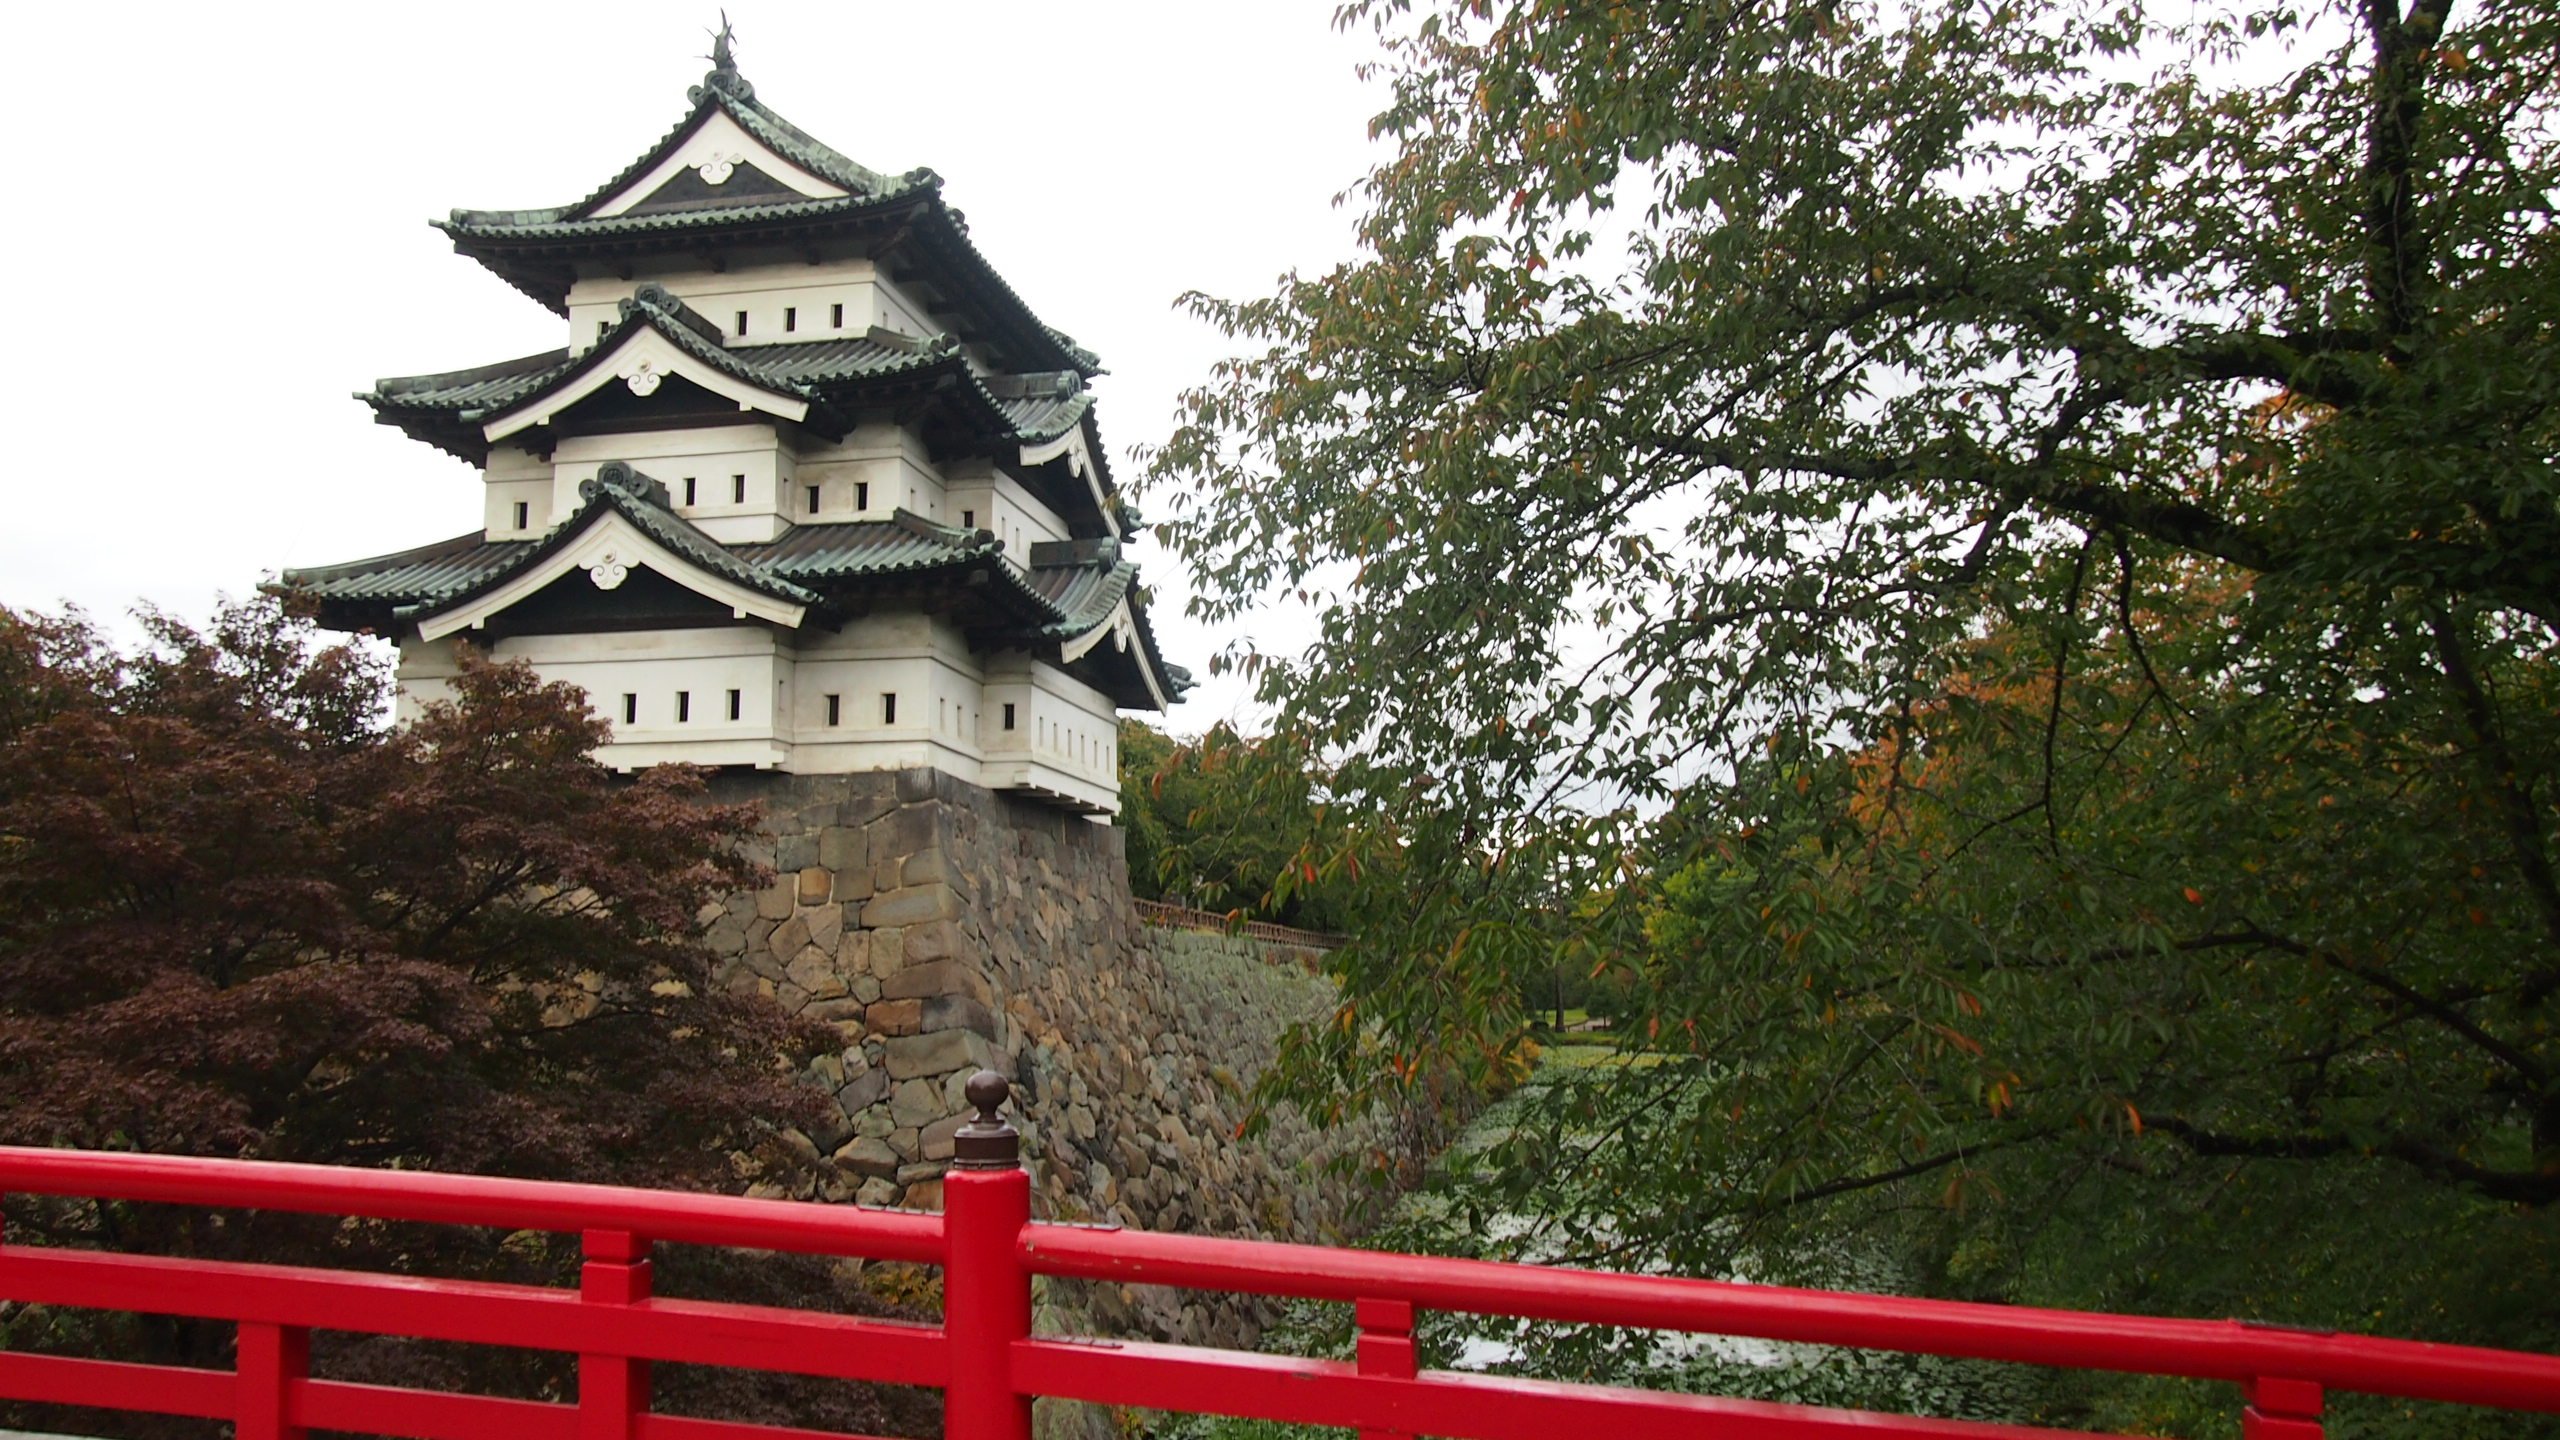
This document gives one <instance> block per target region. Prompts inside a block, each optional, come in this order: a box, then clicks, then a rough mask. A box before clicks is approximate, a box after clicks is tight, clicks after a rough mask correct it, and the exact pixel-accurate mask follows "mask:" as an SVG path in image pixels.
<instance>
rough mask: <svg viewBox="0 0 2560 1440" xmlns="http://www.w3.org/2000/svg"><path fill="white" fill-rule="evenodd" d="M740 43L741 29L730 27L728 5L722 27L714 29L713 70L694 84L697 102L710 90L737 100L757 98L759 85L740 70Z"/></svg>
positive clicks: (712, 46) (712, 38)
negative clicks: (738, 48)
mask: <svg viewBox="0 0 2560 1440" xmlns="http://www.w3.org/2000/svg"><path fill="white" fill-rule="evenodd" d="M737 44H738V32H737V31H736V30H734V29H732V28H731V27H730V25H729V12H728V11H727V10H725V9H724V10H722V11H721V12H720V28H719V29H717V30H714V31H712V32H711V56H710V59H711V73H710V74H708V75H705V76H703V77H702V83H701V84H699V85H696V86H695V87H693V98H694V101H695V103H697V104H699V103H700V102H701V100H702V96H703V94H704V92H706V91H712V92H717V93H719V94H722V95H727V96H729V97H731V98H732V99H737V100H751V99H754V98H755V93H756V87H754V86H753V85H750V84H748V83H747V77H746V76H744V75H741V74H739V73H738V52H737Z"/></svg>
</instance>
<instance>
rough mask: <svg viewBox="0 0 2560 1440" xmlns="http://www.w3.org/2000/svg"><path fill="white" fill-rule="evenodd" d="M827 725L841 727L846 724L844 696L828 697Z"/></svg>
mask: <svg viewBox="0 0 2560 1440" xmlns="http://www.w3.org/2000/svg"><path fill="white" fill-rule="evenodd" d="M827 723H828V724H830V725H841V724H843V723H844V697H843V696H841V695H830V696H828V697H827Z"/></svg>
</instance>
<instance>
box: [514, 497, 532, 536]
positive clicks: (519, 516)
mask: <svg viewBox="0 0 2560 1440" xmlns="http://www.w3.org/2000/svg"><path fill="white" fill-rule="evenodd" d="M532 524H533V505H532V503H531V502H530V501H525V500H519V501H517V502H516V528H517V529H519V530H523V529H528V528H530V527H531V526H532Z"/></svg>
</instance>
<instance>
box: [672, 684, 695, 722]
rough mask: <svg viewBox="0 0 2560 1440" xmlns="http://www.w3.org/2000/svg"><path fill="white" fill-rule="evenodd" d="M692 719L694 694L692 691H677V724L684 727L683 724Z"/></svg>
mask: <svg viewBox="0 0 2560 1440" xmlns="http://www.w3.org/2000/svg"><path fill="white" fill-rule="evenodd" d="M692 718H693V692H692V691H690V690H679V691H677V692H676V723H677V724H679V725H682V724H684V723H685V722H686V721H689V720H691V719H692Z"/></svg>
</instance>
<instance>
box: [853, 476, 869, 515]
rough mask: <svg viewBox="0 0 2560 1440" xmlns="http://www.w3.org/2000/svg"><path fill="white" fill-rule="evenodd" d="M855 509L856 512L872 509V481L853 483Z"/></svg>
mask: <svg viewBox="0 0 2560 1440" xmlns="http://www.w3.org/2000/svg"><path fill="white" fill-rule="evenodd" d="M853 508H854V509H856V510H866V511H867V510H869V509H870V508H871V482H870V481H868V480H856V481H854V482H853Z"/></svg>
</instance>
